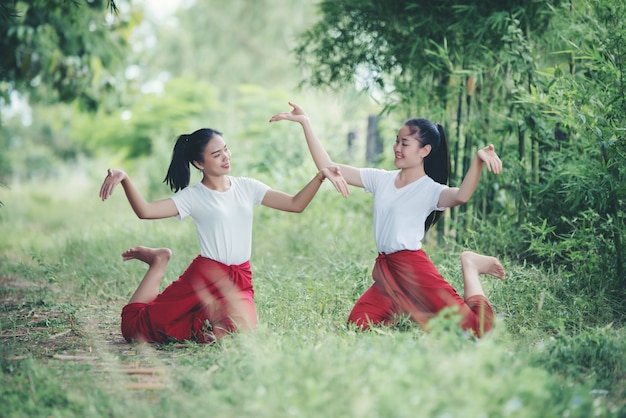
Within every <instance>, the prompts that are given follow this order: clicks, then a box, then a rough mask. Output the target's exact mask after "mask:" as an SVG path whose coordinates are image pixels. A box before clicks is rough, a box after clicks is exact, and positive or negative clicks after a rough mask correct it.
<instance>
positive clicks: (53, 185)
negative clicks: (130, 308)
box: [0, 0, 626, 416]
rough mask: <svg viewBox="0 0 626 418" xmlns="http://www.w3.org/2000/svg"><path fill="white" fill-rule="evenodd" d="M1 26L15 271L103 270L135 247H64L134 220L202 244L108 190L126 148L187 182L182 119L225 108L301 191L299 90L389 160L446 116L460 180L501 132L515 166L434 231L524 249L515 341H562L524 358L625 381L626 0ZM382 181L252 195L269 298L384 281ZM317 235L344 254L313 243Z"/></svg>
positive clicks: (417, 3)
mask: <svg viewBox="0 0 626 418" xmlns="http://www.w3.org/2000/svg"><path fill="white" fill-rule="evenodd" d="M173 6H175V7H173ZM0 33H2V36H1V37H0V185H1V187H0V201H1V202H2V203H3V205H4V206H3V207H1V208H0V222H1V224H0V225H1V227H2V232H1V235H2V239H0V252H1V253H0V254H1V258H0V259H1V260H2V269H1V270H0V276H1V277H18V276H19V277H26V278H28V279H29V280H34V276H37V275H40V276H42V277H44V278H45V279H46V280H47V281H48V282H50V283H55V282H57V277H58V276H59V275H63V274H67V275H69V276H71V277H74V275H77V274H78V275H79V276H80V274H81V272H83V270H84V272H83V273H84V274H85V275H86V276H90V277H91V276H95V277H96V278H98V277H106V276H107V274H109V272H110V271H111V270H112V269H113V270H115V269H119V267H115V266H114V265H112V264H111V263H104V264H102V265H99V264H98V265H96V264H90V265H89V266H85V267H75V266H74V264H72V262H70V261H67V260H70V259H78V260H81V259H82V260H86V259H89V258H93V254H98V257H101V259H107V257H109V254H108V253H111V254H110V255H111V257H113V254H115V255H116V256H117V254H118V252H119V251H121V250H122V249H123V248H117V247H115V246H114V242H115V241H117V240H122V241H123V242H124V246H130V245H135V244H136V242H135V241H134V239H135V238H136V236H137V235H141V236H142V237H143V238H144V239H145V241H146V242H142V243H146V244H148V243H149V242H150V241H153V242H156V243H158V244H159V245H170V244H172V245H174V246H176V245H178V246H180V247H182V248H184V249H185V251H187V252H189V253H193V251H196V250H195V246H196V243H195V241H194V240H193V239H191V238H190V237H192V236H193V234H194V232H193V229H192V226H191V225H190V224H189V223H187V224H186V225H184V226H180V225H177V226H176V227H174V228H170V227H169V226H168V225H169V224H168V223H167V222H166V223H164V224H159V225H165V226H163V227H161V226H150V227H148V226H141V227H136V226H134V225H136V224H137V221H136V219H134V218H133V217H132V214H131V213H129V212H130V210H129V209H128V207H127V204H125V203H124V202H123V199H122V198H121V197H120V196H117V197H118V198H119V200H120V201H119V202H118V203H114V202H107V205H109V207H112V209H103V208H102V206H96V204H99V203H100V202H97V192H98V190H97V188H98V187H99V183H100V181H101V179H102V177H104V175H105V173H106V168H107V167H110V166H120V167H123V168H125V169H127V171H129V173H130V174H131V175H132V176H133V177H134V178H135V179H136V180H137V182H138V183H139V184H140V185H141V187H142V190H143V191H144V194H145V195H146V197H148V198H163V197H166V196H168V195H169V191H168V189H167V188H166V187H165V185H164V184H162V182H161V180H162V178H163V177H164V175H165V170H166V168H167V165H168V163H169V159H170V153H171V148H172V145H173V141H174V139H175V138H176V137H177V136H178V135H179V134H181V133H185V132H190V131H193V130H195V129H197V128H199V127H212V128H215V129H218V130H221V131H222V132H224V136H225V139H226V141H227V142H228V144H229V147H230V148H231V149H232V150H233V174H234V175H250V176H254V177H256V178H259V179H260V180H263V181H265V182H267V183H268V184H270V185H271V186H272V187H275V188H278V189H281V190H285V191H295V190H298V188H299V187H300V186H301V185H302V184H303V183H304V182H305V181H307V180H308V179H309V178H310V177H311V176H312V173H314V172H315V167H314V165H313V163H312V162H311V159H310V157H309V154H308V150H307V148H306V145H305V142H304V140H303V139H302V133H301V131H300V129H298V127H297V126H292V125H290V124H276V125H274V124H272V125H269V124H268V123H267V120H268V119H269V117H270V116H271V115H272V114H274V113H276V112H279V111H285V110H289V107H288V105H287V101H288V100H292V101H294V102H296V103H298V104H300V105H302V106H303V107H304V109H305V110H307V112H308V113H309V114H310V116H311V118H312V120H313V123H314V126H315V127H316V130H317V132H318V134H319V136H320V137H321V138H322V140H323V142H324V143H325V145H326V147H327V149H328V150H329V153H330V154H331V156H332V157H333V158H334V159H336V160H337V161H340V162H346V163H352V164H354V165H359V166H360V165H366V164H367V165H376V166H379V167H383V168H393V164H392V155H391V146H392V143H393V141H394V139H395V135H396V132H397V129H398V128H399V127H400V125H401V123H402V121H403V120H404V119H405V118H407V117H410V116H422V117H426V118H429V119H431V120H435V121H438V122H441V123H442V124H443V125H444V126H445V128H446V130H447V134H448V139H449V141H450V149H451V167H452V176H451V181H450V184H451V185H455V186H456V185H459V184H460V181H461V179H462V176H463V174H464V173H465V171H466V170H467V168H468V166H469V163H470V161H471V158H472V157H473V155H474V153H475V152H476V150H477V149H478V148H479V147H483V146H485V145H486V144H489V143H493V144H494V145H495V146H496V150H497V151H498V153H499V155H500V156H501V158H502V160H503V162H504V167H505V171H504V173H503V174H501V175H500V176H497V177H496V176H493V175H490V174H487V173H486V172H485V173H483V178H482V180H481V183H480V186H479V189H478V190H477V192H476V193H475V195H474V197H473V198H472V200H471V201H470V202H469V203H468V204H467V205H464V206H463V207H460V208H456V209H455V210H452V211H449V213H447V214H446V216H445V217H444V218H443V221H442V222H440V223H439V224H437V228H436V229H435V230H433V231H431V233H430V236H429V237H428V238H429V242H428V245H429V246H430V245H431V244H432V247H433V249H432V254H433V258H434V259H435V261H437V262H438V265H442V267H441V268H442V272H443V273H444V275H445V276H446V277H448V275H446V274H445V273H452V274H451V276H455V275H456V276H458V271H457V270H458V269H457V270H455V268H456V267H454V266H455V265H456V264H454V263H456V259H455V260H453V261H452V262H451V263H452V264H445V263H447V262H448V261H447V260H448V259H450V258H451V257H449V253H455V254H456V253H458V252H460V250H461V249H467V248H469V249H473V250H476V251H479V252H482V253H488V254H493V255H498V256H499V257H501V258H503V259H504V260H507V262H508V263H509V264H508V265H514V266H515V267H514V268H512V269H511V270H510V271H512V273H513V274H512V275H511V274H509V278H511V280H510V281H508V282H507V283H506V286H494V287H493V288H492V289H490V290H489V293H490V298H491V299H492V301H493V302H494V304H495V306H496V310H497V311H498V312H499V313H500V315H501V318H502V319H505V320H506V324H507V327H506V328H507V331H508V332H510V333H511V335H512V337H513V339H514V340H515V341H516V344H519V346H524V344H526V343H528V344H527V345H528V347H531V346H532V347H542V348H541V350H538V351H537V352H533V353H532V360H528V361H531V362H533V363H534V364H536V365H538V367H540V368H543V369H545V370H546V371H548V372H550V373H558V374H560V375H561V376H565V377H566V378H571V380H570V381H569V382H570V383H571V382H576V383H580V382H584V381H586V380H587V379H591V380H593V381H594V382H600V383H598V384H599V387H602V388H610V390H611V391H612V392H611V396H612V399H613V400H615V401H616V402H618V403H620V402H621V403H620V405H622V404H623V399H624V397H623V394H624V392H625V390H626V389H625V388H624V383H623V382H624V374H625V372H624V370H625V369H626V359H625V356H624V338H623V337H624V331H623V323H624V319H625V316H626V310H625V309H624V303H623V301H624V298H625V297H626V242H624V241H625V240H626V226H625V224H626V77H625V76H626V74H625V72H626V47H625V45H626V5H625V4H624V2H623V0H547V1H534V0H506V1H481V2H472V1H453V0H442V1H438V2H431V1H424V0H413V1H408V0H385V1H382V0H335V1H330V0H319V1H315V2H311V1H305V0H236V1H228V2H227V1H219V0H203V1H200V0H197V1H193V0H181V1H177V2H170V1H167V0H163V1H162V2H157V1H156V0H133V1H122V0H116V1H114V2H113V1H104V0H84V1H82V0H76V1H64V0H48V1H41V0H24V1H16V0H9V1H4V2H2V3H0ZM368 138H370V139H371V138H373V140H374V142H375V147H374V148H375V152H374V154H372V153H371V152H370V151H371V147H370V145H368ZM328 191H329V190H328ZM329 192H330V191H329ZM316 202H317V203H316ZM370 204H371V202H370V200H369V199H368V197H367V196H366V195H365V194H364V193H361V192H358V191H355V192H354V193H353V194H352V196H351V197H350V198H349V199H348V200H347V201H344V200H343V199H340V198H339V197H337V196H335V195H334V194H332V193H324V191H322V192H321V193H320V195H319V197H317V198H316V200H315V201H314V202H313V204H312V205H311V208H310V209H309V210H307V212H306V213H305V214H303V215H302V216H299V217H291V216H288V215H283V214H270V213H268V212H267V211H260V212H259V213H257V214H256V215H255V216H257V218H259V220H261V221H262V222H257V224H256V225H255V228H256V232H255V234H256V235H255V240H256V243H255V250H254V251H255V253H254V257H255V259H256V260H257V263H258V264H259V265H260V266H263V267H264V269H259V270H260V276H259V277H260V279H261V283H260V284H259V286H260V290H259V311H260V312H261V315H263V312H265V314H266V315H268V316H269V315H270V313H273V312H274V311H277V312H280V314H277V315H276V317H275V318H273V319H272V320H273V321H276V322H278V323H280V324H282V321H287V322H289V321H288V320H292V319H293V317H292V316H291V315H290V314H285V312H284V309H288V308H289V307H288V306H282V307H278V306H277V305H276V300H278V299H279V298H281V297H284V296H285V295H286V294H291V292H293V298H294V299H298V297H300V296H303V297H304V298H305V299H306V300H305V301H304V302H311V301H313V302H314V304H317V303H319V305H315V307H318V306H324V307H322V308H321V309H322V313H323V314H328V315H331V316H332V317H333V318H337V321H338V323H342V322H343V320H344V318H345V316H346V315H347V311H346V310H347V309H349V307H350V304H351V303H352V302H353V301H354V299H355V298H356V297H357V296H358V295H359V294H360V293H361V292H362V291H363V290H364V289H365V287H366V286H367V285H368V284H369V283H370V277H369V268H370V267H371V266H370V264H371V262H372V260H373V257H374V256H375V255H374V254H373V251H374V247H373V240H372V237H371V233H370V232H371V231H370V222H371V220H370V216H369V214H370V212H369V211H370ZM59 208H61V209H59ZM108 211H112V212H114V213H112V214H108V215H107V214H105V212H108ZM68 222H69V223H68ZM113 224H117V226H115V227H113V226H107V225H113ZM35 225H37V226H35ZM150 225H151V224H150ZM135 228H141V229H139V230H137V229H135ZM180 230H182V232H178V231H180ZM175 231H176V232H175ZM277 231H281V232H280V233H277ZM85 235H90V238H87V237H85ZM64 239H67V241H64V244H63V245H64V247H62V248H60V249H59V248H57V247H58V245H59V242H62V241H63V240H64ZM435 244H437V245H435ZM435 248H440V250H438V251H441V252H436V251H437V250H435ZM45 251H51V252H52V253H53V254H55V255H57V253H56V252H57V251H58V252H60V254H58V255H59V257H60V260H61V261H59V262H58V264H57V263H56V262H55V263H52V262H50V261H45V259H46V257H45V256H44V255H43V252H45ZM89 251H91V255H90V253H89ZM316 251H322V257H325V258H324V260H322V261H315V260H314V261H311V260H308V258H307V257H312V254H314V253H315V252H316ZM326 251H327V252H326ZM33 253H34V255H33V256H32V258H33V260H31V262H30V263H27V265H28V266H29V269H30V270H24V267H23V266H22V264H20V263H23V262H24V260H25V259H26V258H27V257H28V254H33ZM337 254H338V255H337ZM282 259H297V260H298V263H293V264H294V266H291V268H294V269H296V270H297V271H298V274H300V273H302V271H301V270H300V269H299V267H297V266H296V264H300V263H302V266H303V270H304V268H306V267H308V268H309V269H312V270H313V271H314V272H315V273H317V272H318V271H319V273H320V275H321V276H324V277H325V278H328V282H323V283H325V284H326V286H337V288H336V289H335V288H332V287H328V288H324V289H321V288H317V287H315V286H316V284H315V283H316V282H315V281H311V283H309V286H311V287H310V288H309V289H314V290H315V291H317V292H319V294H315V295H312V296H311V295H309V294H308V293H306V291H305V292H304V293H303V292H302V289H301V288H299V287H295V288H290V287H289V285H288V284H287V283H285V282H283V281H281V280H278V279H276V280H274V275H275V276H277V277H280V276H281V275H282V274H283V273H284V274H285V275H294V273H293V270H289V272H283V269H285V268H287V267H285V266H284V265H283V264H281V263H279V260H282ZM271 260H274V261H271ZM95 262H96V261H94V263H95ZM100 262H102V261H100ZM64 263H68V264H69V267H68V265H65V264H64ZM180 263H181V264H180V266H178V267H179V268H178V270H180V269H182V268H184V265H185V261H184V260H183V261H180ZM287 264H289V263H287ZM457 264H458V263H457ZM88 267H89V268H88ZM457 267H458V266H457ZM74 268H77V269H78V272H79V273H76V270H74ZM90 269H91V270H90ZM64 271H65V273H63V272H64ZM263 271H265V272H263ZM133 273H134V276H136V275H137V274H140V273H139V270H137V271H136V272H135V271H133ZM172 274H174V273H172ZM302 274H305V273H302ZM263 275H265V277H264V276H263ZM329 275H330V276H332V277H329ZM305 277H306V274H305ZM298 278H299V277H298ZM120 280H121V279H120ZM263 280H265V282H263ZM96 282H99V280H96ZM355 282H356V283H355ZM107 283H108V282H107ZM263 283H265V284H263ZM133 284H134V282H133V281H132V280H130V284H125V286H126V285H127V286H128V290H126V291H122V290H120V291H119V292H118V293H117V295H118V296H119V297H118V298H117V299H115V297H114V299H115V302H116V303H118V305H119V306H121V305H122V304H123V300H125V299H126V295H123V297H122V296H121V294H122V293H124V292H130V291H132V286H133ZM109 285H111V284H110V283H109ZM117 285H118V284H117V283H116V284H115V286H117ZM73 286H76V289H73V290H72V292H73V294H82V293H80V292H87V291H88V290H86V289H85V285H84V283H83V284H79V283H74V284H73ZM96 286H97V285H96ZM111 286H113V285H111ZM115 286H113V288H115ZM120 286H121V284H120ZM263 286H267V288H263ZM97 289H98V291H97V292H96V291H95V290H93V289H92V290H90V291H91V292H93V293H94V294H93V295H92V296H94V297H95V296H98V297H101V296H102V295H103V294H108V292H109V291H108V290H107V289H102V288H100V287H97ZM335 290H336V291H337V293H336V294H333V291H335ZM273 292H277V293H278V295H276V299H273V298H271V297H270V296H269V295H273ZM264 295H265V296H264ZM280 295H282V296H280ZM307 295H308V296H307ZM309 296H310V297H311V299H310V300H309V299H307V298H308V297H309ZM320 298H321V299H320ZM304 302H303V303H304ZM296 306H298V307H300V308H302V307H301V306H300V305H298V304H296ZM267 319H269V318H266V320H267ZM305 322H306V321H305ZM284 326H285V327H286V328H287V329H289V327H294V323H293V322H291V323H286V324H284ZM303 326H304V325H303ZM306 326H310V322H306ZM337 326H339V325H337ZM296 328H297V327H296ZM329 338H331V337H329ZM344 343H345V342H344ZM355 344H356V343H355ZM383 345H384V344H383ZM528 347H526V348H528ZM531 351H532V350H531ZM335 354H337V353H335ZM187 384H189V382H187ZM355 390H356V389H355ZM603 390H604V389H603ZM620 399H621V400H620ZM564 408H565V407H564ZM560 411H561V412H563V409H561V410H560ZM568 413H569V412H568ZM618 414H619V412H618ZM557 415H558V416H561V414H560V413H559V414H557ZM557 415H555V416H557ZM459 416H460V415H459ZM494 416H495V415H494ZM528 416H533V415H532V414H531V415H528ZM537 416H538V415H537ZM546 416H551V415H549V414H548V415H546ZM570 416H576V415H575V414H572V415H570ZM580 416H585V415H580ZM616 416H618V415H616Z"/></svg>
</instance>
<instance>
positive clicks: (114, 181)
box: [100, 168, 126, 201]
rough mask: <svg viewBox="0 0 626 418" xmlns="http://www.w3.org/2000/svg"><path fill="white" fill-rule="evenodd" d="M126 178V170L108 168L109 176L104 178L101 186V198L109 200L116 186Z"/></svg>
mask: <svg viewBox="0 0 626 418" xmlns="http://www.w3.org/2000/svg"><path fill="white" fill-rule="evenodd" d="M125 178H126V173H125V172H124V171H122V170H117V169H114V168H109V169H108V170H107V176H106V177H105V178H104V181H103V182H102V186H101V187H100V199H102V201H105V200H107V199H108V198H109V196H111V194H112V193H113V189H115V186H117V185H118V184H119V183H121V182H122V180H124V179H125Z"/></svg>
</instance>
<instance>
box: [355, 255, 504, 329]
mask: <svg viewBox="0 0 626 418" xmlns="http://www.w3.org/2000/svg"><path fill="white" fill-rule="evenodd" d="M372 277H373V279H374V284H373V285H372V286H371V287H370V288H369V289H368V290H367V291H366V292H365V293H364V294H363V296H361V297H360V298H359V300H358V301H357V303H356V304H355V306H354V308H353V309H352V311H351V312H350V316H349V318H348V321H349V322H351V323H354V324H356V325H358V326H360V327H361V328H363V329H367V328H369V325H370V324H380V323H382V324H388V323H391V322H393V321H394V317H395V316H396V315H406V314H409V315H410V316H411V319H413V320H414V321H415V322H418V323H419V324H421V325H422V326H423V327H424V328H426V329H428V326H427V323H428V321H429V320H430V318H432V317H433V316H435V315H436V314H437V313H438V312H439V311H441V310H442V309H443V308H445V307H448V306H458V307H459V310H458V313H459V314H460V315H461V318H462V319H461V323H460V326H461V327H462V328H463V329H466V330H467V329H471V330H473V331H474V333H475V334H476V335H477V336H479V337H480V336H482V335H484V333H486V332H488V331H489V330H490V329H491V328H492V327H493V323H494V315H493V310H492V308H491V305H490V304H489V301H488V300H487V298H486V297H484V296H482V295H475V296H472V297H470V298H468V299H466V300H463V298H461V297H460V296H459V294H458V293H457V292H456V290H454V288H453V287H452V286H451V285H450V283H448V282H447V281H446V280H445V279H444V278H443V277H442V276H441V274H439V272H438V271H437V268H436V267H435V265H434V264H433V263H432V261H431V260H430V259H429V258H428V256H427V255H426V253H425V252H424V251H422V250H418V251H398V252H395V253H393V254H380V255H379V256H378V258H377V259H376V264H375V265H374V270H373V272H372Z"/></svg>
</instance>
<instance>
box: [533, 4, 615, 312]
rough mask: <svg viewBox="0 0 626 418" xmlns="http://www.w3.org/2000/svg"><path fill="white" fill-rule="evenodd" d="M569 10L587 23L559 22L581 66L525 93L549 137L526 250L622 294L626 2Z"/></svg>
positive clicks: (588, 285)
mask: <svg viewBox="0 0 626 418" xmlns="http://www.w3.org/2000/svg"><path fill="white" fill-rule="evenodd" d="M568 13H569V16H568V17H569V18H570V19H573V20H574V21H576V22H579V24H577V25H571V24H570V25H568V27H567V28H561V27H559V29H563V30H564V33H562V36H563V37H564V38H565V39H568V40H569V43H570V48H569V50H568V51H567V52H568V53H569V54H570V55H571V57H572V60H573V62H575V64H576V67H573V68H572V72H570V73H569V74H568V73H565V72H564V71H562V70H561V68H560V67H554V68H551V69H550V70H549V71H546V72H544V73H540V74H538V77H537V81H538V88H537V90H533V91H531V92H530V94H524V95H521V100H522V102H523V105H524V107H525V108H526V112H527V113H528V114H534V115H535V116H534V118H533V119H534V121H535V123H533V125H532V126H529V128H530V129H532V130H534V131H536V132H537V133H538V135H539V136H540V137H541V138H544V139H543V140H542V142H540V144H539V147H540V152H541V157H542V159H541V164H542V168H543V170H542V172H541V181H540V182H539V184H536V185H532V186H530V188H529V190H530V193H531V195H532V206H531V208H532V210H531V211H530V212H529V214H530V218H529V219H530V220H531V221H532V224H530V225H528V226H526V227H525V230H526V232H527V241H528V242H529V247H528V251H527V253H526V254H527V255H528V256H529V257H536V258H537V259H538V260H539V261H540V262H547V263H550V264H551V265H560V266H562V267H564V268H565V269H567V270H569V271H570V272H572V273H573V274H574V276H575V277H577V278H579V280H580V283H579V284H580V287H581V288H582V289H586V290H587V291H590V292H596V291H597V290H598V289H600V290H603V289H606V290H608V291H609V293H614V297H615V298H616V299H617V300H620V299H621V298H622V297H623V289H624V283H626V264H625V263H626V260H625V259H624V256H623V254H624V242H623V241H624V234H625V232H626V213H625V212H624V207H626V206H625V205H626V194H625V192H626V189H625V188H624V186H623V185H624V184H625V182H626V168H624V167H626V141H625V140H624V139H625V137H624V130H623V126H624V123H625V121H626V120H625V119H624V115H625V114H626V96H624V85H623V83H624V81H623V80H624V77H623V64H622V63H624V62H625V60H626V55H625V54H624V51H623V50H622V48H621V45H623V38H624V36H625V35H624V34H625V33H626V26H625V25H624V23H623V22H624V19H625V18H626V7H625V6H624V4H623V2H614V1H590V2H588V3H586V4H584V5H583V7H582V8H581V9H579V10H577V9H575V10H573V11H569V12H568ZM590 27H593V28H595V29H594V30H593V31H591V30H586V29H582V28H590ZM609 28H610V29H609ZM555 127H556V128H558V129H559V131H560V135H559V136H558V137H559V139H560V140H557V139H555V133H554V130H555ZM533 224H534V225H535V226H533ZM541 225H542V226H541Z"/></svg>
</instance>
